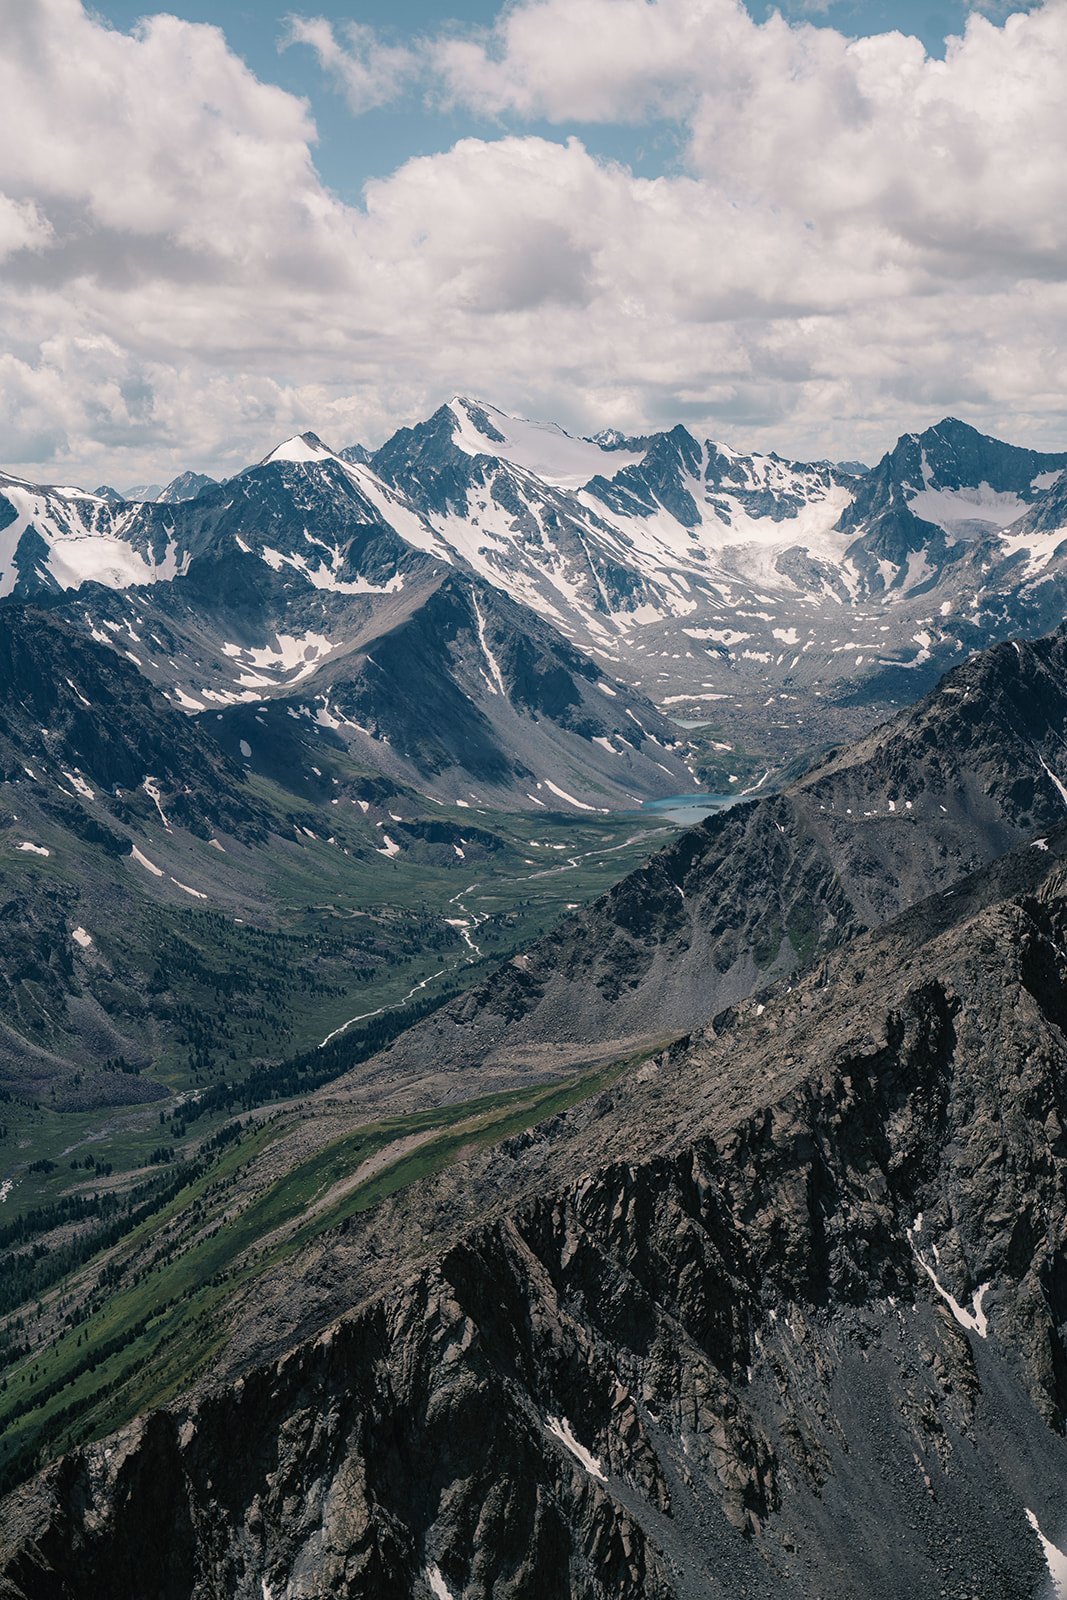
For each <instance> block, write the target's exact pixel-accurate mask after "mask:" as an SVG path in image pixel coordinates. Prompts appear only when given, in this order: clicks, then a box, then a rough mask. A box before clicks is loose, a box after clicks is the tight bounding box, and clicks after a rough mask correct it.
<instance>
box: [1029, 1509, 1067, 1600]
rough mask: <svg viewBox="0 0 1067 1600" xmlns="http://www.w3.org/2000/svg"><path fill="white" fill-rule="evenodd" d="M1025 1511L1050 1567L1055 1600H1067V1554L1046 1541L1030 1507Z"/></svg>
mask: <svg viewBox="0 0 1067 1600" xmlns="http://www.w3.org/2000/svg"><path fill="white" fill-rule="evenodd" d="M1023 1510H1024V1511H1025V1513H1026V1520H1027V1522H1028V1523H1029V1524H1030V1526H1031V1528H1033V1530H1034V1532H1035V1533H1036V1534H1037V1537H1038V1538H1039V1539H1040V1541H1041V1551H1042V1554H1043V1555H1044V1557H1045V1562H1046V1564H1047V1566H1048V1570H1049V1576H1050V1577H1051V1579H1052V1587H1053V1589H1054V1591H1055V1600H1067V1554H1064V1552H1063V1551H1062V1550H1061V1549H1060V1547H1059V1545H1055V1544H1053V1543H1052V1540H1051V1539H1046V1537H1045V1535H1044V1534H1043V1533H1042V1532H1041V1526H1040V1524H1039V1522H1038V1520H1037V1518H1036V1516H1035V1515H1034V1513H1033V1512H1032V1511H1031V1510H1030V1507H1029V1506H1024V1507H1023Z"/></svg>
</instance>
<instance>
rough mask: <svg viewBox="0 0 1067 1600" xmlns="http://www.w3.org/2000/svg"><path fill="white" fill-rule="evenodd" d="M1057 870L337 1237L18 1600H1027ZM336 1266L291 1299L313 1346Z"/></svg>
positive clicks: (52, 1530) (92, 1469)
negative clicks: (249, 1353)
mask: <svg viewBox="0 0 1067 1600" xmlns="http://www.w3.org/2000/svg"><path fill="white" fill-rule="evenodd" d="M1041 843H1042V846H1043V848H1034V847H1032V846H1031V847H1026V848H1024V849H1022V850H1020V851H1018V852H1016V853H1015V854H1014V855H1012V856H1009V857H1007V858H1006V859H1005V860H1004V861H1002V862H1000V863H998V864H997V865H995V866H994V867H992V868H989V869H987V870H986V871H984V872H983V873H981V874H978V875H977V876H976V877H973V878H970V879H968V880H966V881H965V882H963V883H961V884H960V885H959V886H958V888H957V889H956V890H955V891H954V892H953V893H951V894H949V895H946V896H943V897H941V898H939V899H935V900H933V901H928V902H925V903H924V904H923V905H921V906H918V907H916V908H915V909H914V910H913V911H912V912H910V913H908V914H907V915H906V916H905V917H904V918H902V919H900V920H898V921H896V922H894V923H892V924H890V925H888V926H887V927H885V928H884V929H882V930H881V931H880V932H879V933H877V934H874V935H870V936H867V937H866V938H863V939H860V940H858V941H857V942H856V944H855V945H854V947H853V948H852V949H851V950H850V951H849V952H848V953H845V954H839V955H837V956H835V957H834V958H832V960H831V961H830V962H828V963H826V964H823V965H821V966H820V967H819V968H818V969H817V970H816V971H814V972H812V974H811V975H810V976H809V977H808V978H806V979H805V980H803V981H802V982H801V983H799V984H797V985H795V986H794V987H792V988H788V987H786V986H785V985H783V986H781V987H780V988H779V990H778V991H776V992H770V993H768V994H766V995H765V997H764V999H763V1000H762V1001H761V1002H760V1003H759V1004H758V1005H756V1004H754V1003H749V1004H747V1005H745V1006H744V1007H742V1008H741V1009H739V1010H738V1011H736V1012H734V1013H730V1014H728V1015H726V1016H724V1017H721V1018H720V1019H718V1022H717V1025H716V1027H715V1029H713V1030H710V1031H708V1032H707V1033H705V1034H703V1035H700V1036H697V1037H695V1038H693V1039H691V1040H689V1041H686V1042H685V1043H683V1044H681V1045H679V1046H678V1047H676V1048H675V1049H674V1050H672V1051H671V1052H669V1053H667V1054H665V1055H661V1056H660V1057H658V1058H656V1059H654V1060H653V1061H651V1062H649V1063H648V1064H647V1065H646V1066H645V1067H643V1068H641V1069H640V1070H639V1071H637V1072H636V1073H635V1074H634V1075H632V1076H631V1077H629V1078H628V1079H625V1080H623V1081H621V1082H620V1083H619V1084H618V1085H617V1086H616V1087H615V1088H614V1089H613V1090H611V1091H610V1092H607V1093H605V1094H603V1095H602V1096H601V1097H600V1098H599V1099H598V1100H597V1101H596V1102H595V1103H593V1104H591V1105H589V1106H587V1107H585V1108H584V1109H582V1110H580V1111H576V1112H574V1113H571V1114H568V1115H567V1116H564V1117H561V1118H558V1119H557V1120H556V1121H555V1122H554V1123H552V1124H549V1125H546V1126H544V1127H542V1128H541V1129H539V1130H536V1131H535V1132H534V1133H532V1134H527V1135H524V1136H522V1137H519V1138H517V1139H515V1140H513V1141H511V1142H510V1143H508V1144H506V1145H504V1146H501V1147H499V1148H498V1149H497V1150H496V1151H494V1152H491V1153H489V1154H488V1155H486V1156H484V1157H482V1158H480V1159H479V1160H478V1161H476V1162H475V1163H474V1164H473V1165H472V1166H471V1167H470V1168H469V1169H468V1170H467V1171H465V1172H464V1173H463V1174H462V1175H461V1177H460V1176H458V1175H456V1174H454V1173H453V1174H449V1175H446V1176H445V1177H444V1178H442V1179H439V1180H434V1181H432V1182H426V1183H423V1184H422V1185H420V1186H418V1188H417V1191H416V1192H414V1193H413V1194H411V1195H409V1196H408V1197H407V1199H406V1201H405V1202H403V1203H399V1202H398V1203H397V1204H395V1205H394V1206H393V1207H392V1208H391V1209H390V1208H386V1210H385V1212H384V1213H379V1214H377V1215H375V1216H374V1217H373V1218H371V1219H368V1220H367V1221H366V1222H365V1223H363V1224H362V1225H355V1224H353V1225H350V1226H349V1228H347V1229H345V1230H343V1231H340V1232H338V1233H337V1234H336V1235H334V1236H332V1237H331V1238H330V1240H329V1241H328V1243H327V1245H326V1247H325V1251H326V1255H327V1257H328V1259H329V1262H330V1266H331V1277H332V1281H333V1287H332V1290H331V1293H332V1295H333V1296H334V1297H336V1296H337V1295H338V1294H342V1295H347V1297H348V1298H349V1301H350V1303H351V1304H353V1305H354V1306H355V1308H356V1309H354V1311H353V1312H352V1313H351V1314H350V1315H348V1316H345V1317H343V1318H342V1319H341V1320H340V1321H339V1322H336V1323H334V1324H332V1325H331V1326H329V1327H328V1328H326V1329H325V1330H324V1331H323V1332H322V1333H321V1334H317V1335H306V1336H305V1337H304V1338H303V1339H302V1340H301V1341H300V1342H298V1343H297V1345H296V1347H295V1348H294V1349H292V1351H291V1353H289V1354H287V1355H285V1356H284V1357H283V1358H282V1359H280V1360H271V1361H270V1362H269V1363H267V1364H260V1365H257V1364H256V1363H255V1362H251V1363H249V1364H247V1367H246V1370H245V1371H244V1372H243V1374H242V1375H241V1376H240V1377H238V1378H237V1379H236V1381H232V1382H229V1381H228V1382H223V1383H217V1384H215V1385H214V1386H208V1387H205V1388H204V1389H203V1390H202V1391H201V1392H200V1393H199V1394H198V1395H197V1396H194V1397H192V1398H191V1399H190V1400H189V1401H188V1402H185V1403H182V1404H179V1405H177V1406H175V1407H174V1408H173V1409H172V1410H169V1411H165V1412H162V1413H158V1414H156V1415H154V1416H151V1417H149V1418H147V1419H145V1420H144V1421H142V1422H139V1423H137V1424H135V1425H134V1426H133V1427H131V1428H129V1429H127V1430H126V1431H125V1432H124V1433H123V1434H121V1435H119V1436H116V1437H115V1438H114V1439H113V1440H111V1441H108V1442H107V1443H105V1444H103V1445H100V1446H93V1447H90V1448H87V1449H84V1450H80V1451H78V1452H75V1453H74V1454H73V1455H72V1456H70V1457H68V1458H67V1459H65V1460H64V1461H62V1462H60V1463H58V1464H57V1465H56V1466H54V1467H53V1468H51V1469H49V1471H48V1472H47V1473H45V1474H44V1476H43V1477H42V1478H41V1479H40V1480H38V1481H37V1482H36V1483H34V1484H31V1485H29V1486H28V1487H27V1488H26V1489H24V1490H23V1491H21V1493H20V1494H19V1495H18V1496H16V1497H14V1498H12V1499H9V1500H8V1501H7V1502H6V1503H5V1505H4V1508H3V1526H4V1529H5V1534H6V1541H7V1542H6V1548H5V1553H4V1566H3V1572H4V1578H3V1583H2V1586H0V1593H3V1594H4V1595H5V1596H6V1597H8V1600H30V1597H33V1600H37V1597H40V1600H44V1597H46V1596H47V1597H48V1600H60V1597H62V1600H80V1597H83V1596H84V1597H85V1600H89V1597H90V1596H95V1595H98V1594H100V1593H103V1592H107V1593H111V1594H115V1595H123V1596H125V1595H130V1596H132V1595H138V1596H142V1595H143V1596H146V1597H147V1596H153V1597H154V1596H157V1595H160V1596H162V1595H175V1596H177V1595H182V1596H185V1595H195V1596H197V1597H201V1596H202V1597H207V1596H216V1595H227V1596H237V1597H241V1600H244V1597H248V1600H252V1597H255V1600H261V1597H262V1596H263V1595H264V1594H271V1595H281V1594H285V1595H288V1596H292V1597H294V1600H295V1597H309V1600H310V1597H312V1596H321V1595H325V1594H330V1595H334V1596H352V1597H355V1596H361V1597H362V1596H371V1595H374V1596H394V1595H395V1596H397V1597H401V1596H411V1595H413V1596H418V1597H420V1600H421V1597H424V1596H428V1595H430V1594H436V1595H441V1594H443V1593H445V1592H446V1591H447V1592H448V1593H450V1594H452V1595H454V1596H457V1597H458V1596H461V1595H462V1596H464V1597H465V1600H481V1597H483V1596H485V1597H488V1596H490V1595H492V1596H494V1597H496V1600H500V1597H506V1600H513V1597H514V1600H519V1597H526V1596H530V1597H533V1596H541V1595H546V1594H547V1595H551V1596H559V1597H560V1600H563V1597H565V1596H576V1597H581V1600H587V1597H588V1600H607V1597H609V1596H611V1597H619V1596H623V1597H627V1600H639V1597H642V1600H643V1597H648V1596H653V1597H657V1600H660V1597H662V1600H667V1597H674V1596H677V1597H679V1600H689V1597H693V1600H695V1597H696V1596H698V1595H708V1594H711V1595H722V1596H724V1597H734V1596H736V1597H738V1600H740V1597H742V1596H768V1597H769V1596H771V1595H774V1596H787V1597H790V1600H792V1597H796V1600H811V1597H814V1596H816V1595H818V1596H823V1597H833V1600H846V1597H848V1600H861V1597H862V1600H881V1597H885V1600H889V1597H890V1596H893V1597H907V1600H919V1597H920V1596H923V1597H925V1596H928V1595H931V1594H935V1595H936V1594H939V1593H944V1594H946V1595H951V1596H955V1597H963V1596H972V1597H973V1596H978V1597H980V1600H1003V1597H1015V1596H1017V1597H1020V1600H1021V1597H1023V1596H1033V1595H1036V1594H1038V1593H1039V1592H1040V1591H1041V1587H1042V1581H1043V1580H1042V1573H1043V1563H1042V1558H1041V1551H1040V1546H1039V1544H1038V1541H1037V1539H1036V1538H1035V1536H1034V1533H1033V1531H1032V1529H1031V1527H1030V1524H1029V1523H1028V1521H1027V1517H1026V1510H1027V1508H1029V1509H1030V1510H1032V1511H1033V1513H1034V1514H1035V1515H1036V1517H1037V1519H1038V1521H1039V1523H1040V1524H1041V1526H1042V1528H1043V1530H1044V1531H1045V1532H1046V1534H1047V1535H1048V1536H1049V1537H1050V1538H1053V1539H1055V1538H1056V1537H1057V1536H1059V1535H1060V1534H1061V1529H1060V1528H1059V1527H1058V1525H1057V1522H1056V1518H1057V1516H1058V1515H1059V1514H1060V1506H1061V1500H1060V1487H1061V1486H1062V1481H1063V1472H1064V1470H1065V1469H1067V1448H1065V1446H1064V1442H1063V1428H1064V1421H1065V1415H1067V1381H1065V1375H1067V1356H1065V1346H1064V1321H1065V1317H1067V1298H1065V1284H1067V1279H1065V1277H1064V1273H1065V1255H1064V1247H1063V1240H1064V1237H1065V1224H1067V1215H1065V1207H1067V1202H1065V1200H1064V1195H1065V1193H1067V1188H1065V1179H1067V1075H1065V1074H1067V1036H1065V1032H1064V1025H1065V1023H1067V1009H1065V1007H1064V1002H1063V994H1064V992H1065V989H1064V985H1065V982H1067V956H1065V955H1064V949H1065V947H1067V829H1060V830H1059V831H1058V832H1057V833H1055V834H1052V835H1050V836H1049V837H1048V838H1047V839H1045V840H1043V841H1042V842H1041ZM457 1197H465V1199H464V1198H457ZM464 1208H465V1209H464ZM424 1230H425V1231H430V1232H431V1233H434V1234H439V1235H440V1236H441V1237H442V1238H444V1240H445V1242H444V1244H443V1246H442V1248H441V1251H440V1253H439V1254H438V1255H437V1257H436V1258H435V1259H433V1260H432V1261H430V1262H429V1263H427V1264H426V1265H424V1266H422V1267H421V1268H419V1267H418V1266H416V1265H409V1267H408V1271H407V1273H406V1274H405V1273H404V1271H403V1267H402V1266H401V1263H403V1262H404V1261H405V1260H407V1261H408V1262H409V1263H410V1262H411V1261H412V1251H413V1248H416V1246H415V1241H416V1240H417V1238H418V1236H419V1234H420V1233H421V1232H423V1231H424ZM449 1233H450V1234H451V1242H449V1240H448V1238H447V1235H448V1234H449ZM383 1250H384V1251H385V1253H386V1256H389V1255H390V1253H391V1255H392V1259H393V1261H394V1263H395V1265H393V1267H392V1269H391V1270H392V1272H393V1274H394V1275H398V1276H399V1281H398V1282H396V1283H394V1286H392V1287H390V1288H388V1289H386V1290H385V1291H384V1292H382V1293H380V1294H378V1295H377V1296H376V1297H375V1298H373V1299H372V1300H371V1301H370V1302H369V1303H367V1304H363V1305H360V1304H359V1302H360V1300H361V1284H362V1283H363V1282H364V1281H370V1277H373V1276H374V1274H375V1272H377V1273H378V1274H379V1276H380V1273H381V1271H382V1267H383V1262H382V1259H381V1252H382V1251H383ZM322 1265H323V1258H322V1256H321V1255H320V1256H319V1257H318V1259H317V1261H316V1262H315V1263H314V1264H312V1263H310V1262H305V1263H304V1264H303V1266H302V1265H301V1264H300V1263H299V1262H298V1263H296V1264H295V1265H294V1266H292V1267H291V1268H290V1269H287V1278H286V1281H285V1285H284V1288H285V1296H286V1300H287V1302H288V1303H289V1304H290V1305H291V1306H292V1307H293V1308H294V1314H295V1315H297V1316H299V1315H301V1314H303V1315H304V1316H305V1318H307V1319H309V1320H310V1321H311V1322H312V1323H314V1322H315V1321H316V1320H317V1319H318V1318H319V1317H321V1309H320V1310H317V1309H316V1305H315V1301H316V1297H318V1300H319V1302H320V1307H321V1304H322V1303H323V1301H322V1296H323V1293H324V1289H323V1282H324V1280H323V1276H322V1273H321V1268H322ZM385 1270H386V1276H387V1277H388V1275H389V1271H390V1268H389V1264H388V1261H387V1262H386V1263H385ZM368 1274H369V1276H368ZM268 1303H269V1302H263V1303H261V1304H260V1305H259V1306H258V1308H257V1311H258V1314H259V1316H260V1317H261V1318H262V1316H263V1315H264V1310H265V1306H266V1304H268ZM297 1308H299V1309H297ZM249 1313H251V1308H249ZM319 1325H320V1326H321V1322H320V1324H319ZM264 1332H266V1330H264ZM161 1528H166V1530H167V1533H166V1538H165V1539H163V1538H161V1537H160V1532H159V1530H160V1529H161Z"/></svg>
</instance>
